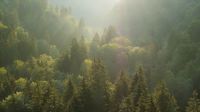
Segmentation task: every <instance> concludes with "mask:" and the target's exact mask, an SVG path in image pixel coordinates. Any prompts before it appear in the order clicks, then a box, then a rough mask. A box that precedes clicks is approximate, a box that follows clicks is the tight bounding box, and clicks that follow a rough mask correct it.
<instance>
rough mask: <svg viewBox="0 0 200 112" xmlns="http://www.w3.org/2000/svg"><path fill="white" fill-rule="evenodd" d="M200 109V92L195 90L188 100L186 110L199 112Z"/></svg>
mask: <svg viewBox="0 0 200 112" xmlns="http://www.w3.org/2000/svg"><path fill="white" fill-rule="evenodd" d="M199 111H200V99H198V93H197V92H196V91H194V92H193V97H192V98H190V100H189V101H188V106H187V108H186V112H199Z"/></svg>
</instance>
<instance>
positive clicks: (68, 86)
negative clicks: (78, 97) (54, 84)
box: [63, 78, 75, 112]
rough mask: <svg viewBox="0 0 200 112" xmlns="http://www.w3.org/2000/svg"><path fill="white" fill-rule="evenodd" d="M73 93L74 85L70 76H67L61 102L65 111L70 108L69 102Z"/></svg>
mask: <svg viewBox="0 0 200 112" xmlns="http://www.w3.org/2000/svg"><path fill="white" fill-rule="evenodd" d="M74 94H75V86H74V83H73V80H72V78H69V79H68V81H67V83H66V88H65V91H64V95H63V104H64V107H65V111H66V112H69V110H70V107H69V103H70V101H71V100H72V98H73V96H74Z"/></svg>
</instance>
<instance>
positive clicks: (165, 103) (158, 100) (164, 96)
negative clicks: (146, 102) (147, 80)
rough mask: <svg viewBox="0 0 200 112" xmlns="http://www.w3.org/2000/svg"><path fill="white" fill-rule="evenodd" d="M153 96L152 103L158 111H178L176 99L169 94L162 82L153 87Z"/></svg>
mask: <svg viewBox="0 0 200 112" xmlns="http://www.w3.org/2000/svg"><path fill="white" fill-rule="evenodd" d="M153 96H154V103H155V106H156V109H157V111H158V112H177V111H178V106H177V104H176V100H175V98H174V97H173V96H172V95H171V94H170V92H169V90H168V89H167V88H166V84H165V83H164V82H162V83H161V84H159V85H158V86H157V87H156V88H155V90H154V93H153Z"/></svg>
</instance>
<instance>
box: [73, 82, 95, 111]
mask: <svg viewBox="0 0 200 112" xmlns="http://www.w3.org/2000/svg"><path fill="white" fill-rule="evenodd" d="M71 107H72V111H73V112H93V111H95V110H93V109H94V108H93V99H92V95H91V90H90V88H89V86H88V84H87V82H86V80H85V79H83V80H82V81H81V84H80V88H79V91H78V93H77V94H75V95H74V97H73V99H72V102H71Z"/></svg>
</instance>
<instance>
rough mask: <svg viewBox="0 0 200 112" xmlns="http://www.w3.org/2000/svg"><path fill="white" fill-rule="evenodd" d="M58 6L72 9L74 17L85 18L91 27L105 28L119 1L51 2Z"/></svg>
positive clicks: (79, 0)
mask: <svg viewBox="0 0 200 112" xmlns="http://www.w3.org/2000/svg"><path fill="white" fill-rule="evenodd" d="M50 1H51V3H52V4H54V5H57V6H61V7H62V6H66V7H71V9H72V15H73V16H75V17H76V18H77V19H80V18H84V20H85V22H86V24H87V25H89V26H93V27H105V26H106V24H107V19H108V18H107V17H108V15H109V13H110V12H111V10H112V8H113V7H114V5H115V4H116V3H117V2H118V1H119V0H50Z"/></svg>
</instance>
